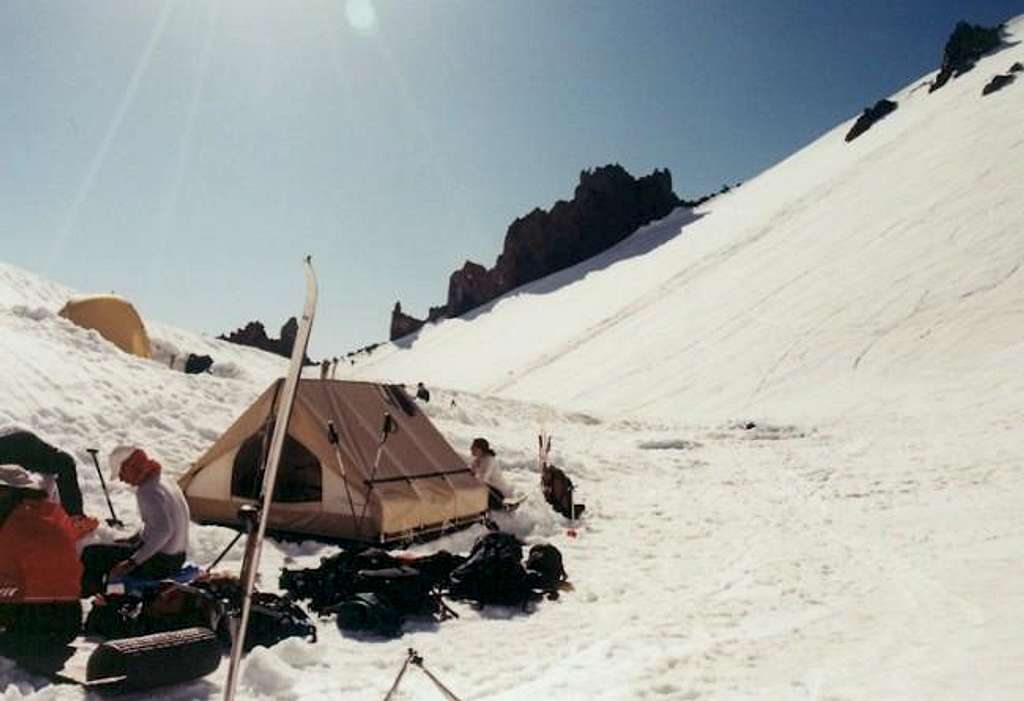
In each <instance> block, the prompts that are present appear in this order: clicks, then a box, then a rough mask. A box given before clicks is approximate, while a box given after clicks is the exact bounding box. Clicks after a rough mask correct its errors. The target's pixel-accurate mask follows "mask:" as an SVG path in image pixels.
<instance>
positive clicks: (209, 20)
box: [0, 0, 1024, 355]
mask: <svg viewBox="0 0 1024 701" xmlns="http://www.w3.org/2000/svg"><path fill="white" fill-rule="evenodd" d="M1020 13H1024V0H1016V1H1013V2H1011V1H1008V0H1007V1H997V0H992V1H988V2H984V1H981V0H974V1H968V0H965V1H962V2H952V1H947V0H921V1H916V2H883V1H880V0H872V1H864V0H860V1H858V2H847V1H845V0H843V1H839V0H833V1H811V0H808V1H806V2H786V1H784V0H736V1H726V0H722V1H712V0H706V1H701V2H697V1H685V0H677V1H674V2H653V1H643V2H640V1H634V0H619V1H617V2H600V1H598V0H586V1H584V0H577V1H574V2H568V1H561V0H544V1H538V0H514V1H513V0H507V1H505V2H485V1H483V0H479V1H454V0H451V1H444V2H440V1H438V2H414V1H412V0H405V1H402V2H385V1H383V0H349V2H345V1H344V0H341V1H340V2H319V1H309V2H287V1H285V0H273V1H262V0H221V1H220V2H217V1H216V0H195V1H181V2H173V1H172V2H169V3H166V2H162V1H160V2H156V1H133V2H125V1H121V0H118V1H110V0H90V1H89V2H71V1H70V0H69V1H67V2H57V1H50V2H39V1H38V0H6V1H5V2H3V3H2V4H0V91H2V94H3V100H2V101H0V153H2V154H3V165H2V167H0V243H2V254H0V258H2V259H3V260H5V261H8V262H12V263H15V264H17V265H21V266H23V267H27V268H29V269H31V270H34V271H37V272H41V273H44V274H46V275H48V276H50V277H52V278H54V279H56V280H59V281H61V282H64V283H65V284H68V285H71V286H73V287H75V288H77V289H79V290H82V291H110V290H116V291H117V292H119V293H122V294H125V295H127V296H129V297H131V298H133V299H134V300H135V301H136V303H137V304H138V306H139V307H140V309H141V311H142V312H143V314H144V315H146V316H149V317H152V318H156V319H160V320H163V321H168V322H172V323H174V324H177V325H179V326H183V327H186V328H191V329H195V330H199V331H206V332H221V331H224V330H228V329H231V328H234V327H236V326H239V325H241V324H242V323H244V322H246V321H248V320H250V319H253V318H260V319H263V320H265V321H267V322H268V328H269V329H270V330H272V331H276V329H277V327H278V326H279V325H280V324H281V322H282V321H283V320H284V319H285V318H286V317H287V316H289V315H292V314H294V313H296V311H297V310H298V308H299V306H300V303H301V271H300V260H301V258H302V256H303V255H304V254H305V253H307V252H308V253H312V254H313V256H314V259H315V262H316V264H317V266H318V269H319V273H320V279H321V290H322V296H321V306H320V313H319V316H318V324H317V328H316V329H315V331H314V340H313V354H314V355H320V354H324V353H327V354H334V353H340V352H342V351H345V350H348V349H350V348H353V347H355V346H357V345H362V344H365V343H368V342H371V341H374V340H379V339H382V338H384V337H385V336H386V334H387V324H388V320H389V312H390V309H391V306H392V304H393V303H394V301H395V300H396V299H398V298H400V299H401V300H402V302H403V305H404V306H405V307H406V308H407V309H408V310H410V311H412V312H413V313H417V314H422V313H423V312H424V311H425V310H426V307H427V306H428V305H429V304H438V303H441V302H442V301H443V299H444V297H445V294H446V290H447V280H448V274H449V273H450V272H451V271H452V270H453V269H454V268H456V267H458V266H459V265H461V264H462V262H463V261H464V260H465V259H466V258H471V259H474V260H477V261H480V262H483V263H485V264H486V265H490V264H492V263H493V261H494V257H495V256H496V254H497V253H498V251H499V249H500V247H501V242H502V240H503V237H504V234H505V229H506V227H507V226H508V224H509V222H510V221H511V220H512V219H513V218H514V217H516V216H518V215H521V214H523V213H525V212H527V211H529V210H530V209H532V208H533V207H534V206H544V207H547V206H548V205H550V204H551V203H552V202H553V201H554V200H556V199H558V198H560V197H567V196H569V195H570V194H571V192H572V188H573V186H574V185H575V182H576V178H577V176H578V173H579V171H580V170H581V169H583V168H586V167H590V166H594V165H600V164H604V163H607V162H611V161H617V162H620V163H622V164H623V165H624V166H626V167H627V168H628V169H630V170H631V171H633V172H634V173H645V172H648V171H650V170H651V169H653V168H655V167H664V166H668V167H669V168H671V170H672V174H673V176H674V179H675V185H676V192H678V193H680V194H681V195H690V196H692V195H699V194H701V193H704V192H707V191H709V190H713V189H717V188H718V187H719V186H720V185H721V184H722V183H724V182H734V181H737V180H743V179H746V178H749V177H751V176H752V175H755V174H756V173H758V172H759V171H761V170H763V169H764V168H766V167H768V166H770V165H771V164H772V163H774V162H776V161H778V160H779V159H781V158H783V157H785V156H786V155H788V154H789V153H791V152H793V151H794V150H796V149H797V148H799V147H800V146H802V145H804V144H806V143H807V142H808V141H810V140H812V139H813V138H814V137H815V136H817V135H818V134H820V133H821V132H823V131H825V130H827V129H829V128H831V127H832V126H834V125H835V124H836V123H838V122H839V121H841V120H844V119H846V118H848V117H850V116H852V115H853V114H855V113H856V112H858V111H859V110H860V109H861V108H862V107H863V106H865V105H867V104H869V103H871V102H874V101H875V100H876V99H878V98H880V97H882V96H884V95H886V94H888V93H890V92H892V91H894V90H896V89H897V88H899V87H901V86H902V85H904V84H906V83H908V82H910V81H911V80H913V79H915V78H917V77H918V76H920V75H921V74H923V73H925V72H927V71H929V70H932V69H934V68H937V66H938V63H939V59H940V55H941V50H942V45H943V43H944V41H945V39H946V37H947V36H948V34H949V32H950V31H951V29H952V27H953V25H954V23H955V21H956V20H958V19H961V18H965V19H968V20H971V21H975V22H982V23H995V22H998V21H1001V20H1004V19H1007V18H1008V17H1010V16H1012V15H1015V14H1020Z"/></svg>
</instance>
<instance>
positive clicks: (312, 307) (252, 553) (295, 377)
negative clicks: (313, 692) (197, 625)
mask: <svg viewBox="0 0 1024 701" xmlns="http://www.w3.org/2000/svg"><path fill="white" fill-rule="evenodd" d="M305 275H306V303H305V306H304V307H303V309H302V320H301V321H300V322H299V329H298V333H297V335H296V338H295V346H294V347H293V348H292V358H291V364H290V365H289V367H288V375H287V377H286V378H285V383H284V392H282V393H281V403H280V405H279V406H278V408H277V416H276V418H275V420H274V433H273V436H272V437H271V439H270V450H269V451H268V454H267V460H266V464H265V465H264V466H263V487H262V492H261V496H260V504H259V511H258V512H257V513H256V514H255V515H254V516H255V517H254V519H253V521H254V526H251V527H250V528H249V532H248V536H247V538H246V544H245V558H244V559H243V561H242V588H243V589H242V591H243V598H242V615H241V619H240V621H239V623H238V631H237V633H236V634H235V636H234V640H233V641H232V646H231V663H230V666H229V667H228V678H227V682H226V684H225V687H224V701H233V700H234V698H235V691H236V689H237V688H238V674H239V666H240V662H241V659H242V650H243V649H244V647H245V629H246V627H247V626H248V624H249V612H250V609H251V608H252V590H253V584H254V583H255V581H256V572H257V571H258V570H259V562H260V551H261V549H262V547H263V536H264V534H265V533H266V530H267V517H268V515H269V514H270V504H271V501H272V499H273V496H274V482H275V480H276V479H277V466H278V463H279V462H280V459H281V450H282V448H283V447H284V439H285V436H286V435H287V433H288V422H289V420H290V419H291V415H292V405H293V404H294V402H295V390H296V389H297V388H298V385H299V379H300V378H301V376H302V363H303V361H304V360H305V358H306V347H307V346H308V345H309V334H310V332H311V331H312V329H313V315H314V314H315V312H316V297H317V284H316V274H315V273H314V272H313V263H312V260H311V258H310V257H309V256H307V257H306V263H305Z"/></svg>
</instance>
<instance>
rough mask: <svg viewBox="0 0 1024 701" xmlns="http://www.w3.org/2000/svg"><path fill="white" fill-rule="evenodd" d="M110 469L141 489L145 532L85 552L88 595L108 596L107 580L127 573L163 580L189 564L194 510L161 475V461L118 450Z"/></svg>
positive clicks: (131, 450) (126, 448)
mask: <svg viewBox="0 0 1024 701" xmlns="http://www.w3.org/2000/svg"><path fill="white" fill-rule="evenodd" d="M110 469H111V473H112V474H116V475H117V477H118V478H119V479H120V480H121V481H122V482H126V483H128V484H130V485H132V486H133V487H135V499H136V502H137V503H138V508H139V518H140V519H141V520H142V530H141V531H140V532H139V533H138V534H136V536H133V537H132V538H129V539H128V540H126V541H119V542H116V543H112V544H108V545H90V546H88V547H86V548H85V549H84V550H83V551H82V565H83V566H84V568H85V571H84V572H83V574H82V595H83V596H91V595H92V594H96V593H100V592H102V591H103V588H104V580H106V579H121V578H123V577H124V576H125V575H127V574H132V575H133V576H136V577H141V578H145V579H162V578H164V577H170V576H172V575H174V574H176V573H177V572H178V571H179V570H181V568H182V566H183V565H184V564H185V551H186V550H187V549H188V527H189V511H188V504H187V503H186V502H185V495H183V494H182V493H181V489H180V488H179V487H178V484H177V483H176V482H175V481H174V480H172V479H168V478H165V477H163V476H162V475H161V474H160V473H161V467H160V463H158V462H157V461H155V460H152V459H150V457H149V456H148V455H146V453H145V451H143V450H142V449H140V448H136V447H133V446H121V447H119V448H115V449H114V451H113V452H112V453H111V454H110Z"/></svg>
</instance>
